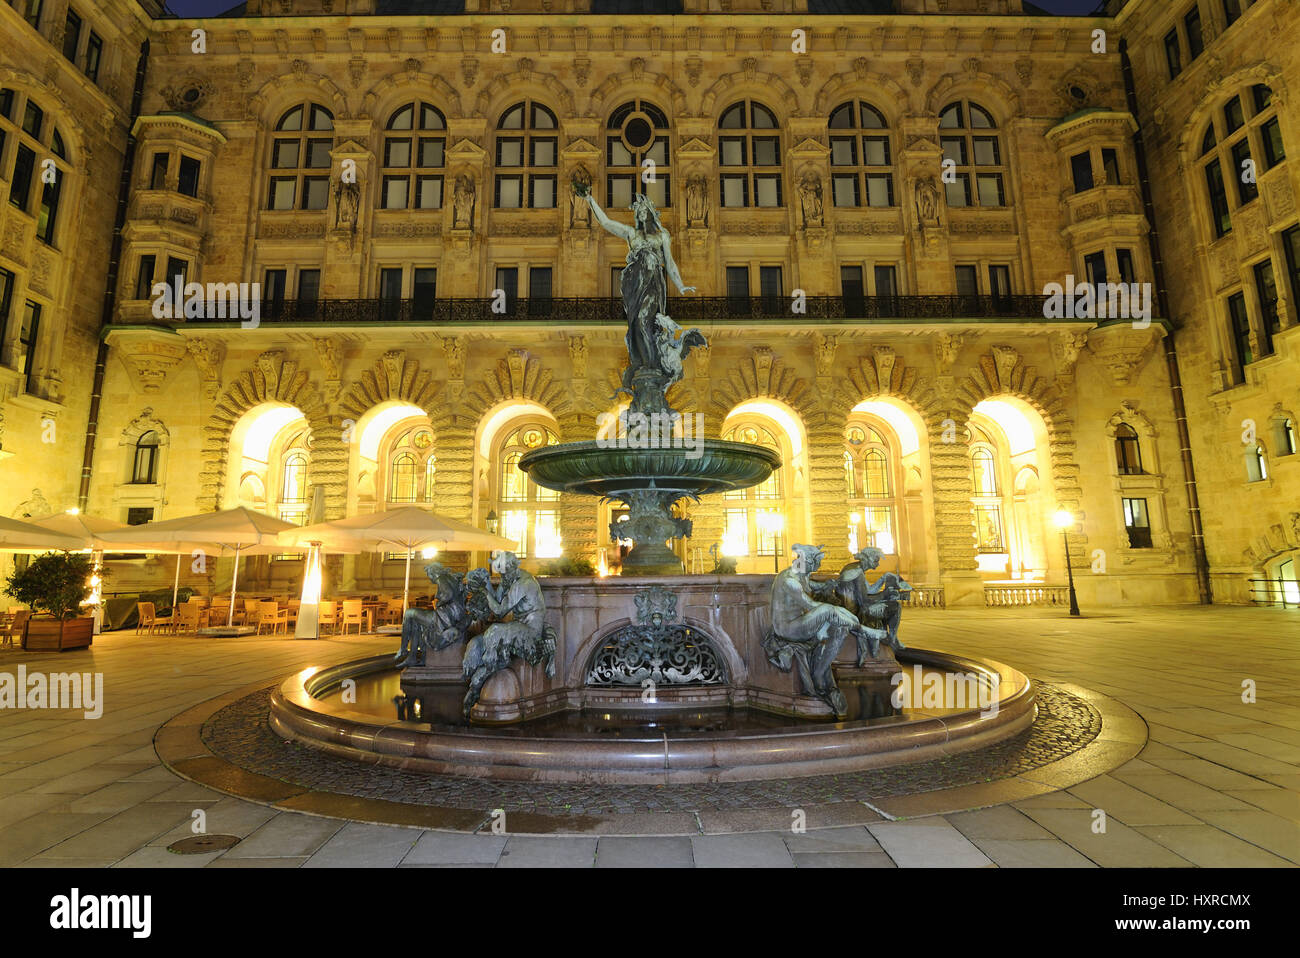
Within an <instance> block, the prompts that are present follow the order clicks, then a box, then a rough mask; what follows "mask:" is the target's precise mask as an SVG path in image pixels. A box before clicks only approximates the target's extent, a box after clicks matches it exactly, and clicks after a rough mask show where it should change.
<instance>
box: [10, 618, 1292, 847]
mask: <svg viewBox="0 0 1300 958" xmlns="http://www.w3.org/2000/svg"><path fill="white" fill-rule="evenodd" d="M906 638H907V640H908V641H909V642H910V643H912V644H915V645H918V646H922V647H929V648H940V649H944V650H950V651H953V652H957V653H968V654H976V655H982V656H987V657H991V658H994V659H998V660H1001V661H1004V662H1007V663H1009V664H1011V665H1013V666H1015V667H1017V668H1019V669H1020V670H1022V671H1024V672H1026V673H1027V674H1030V675H1033V676H1035V677H1036V678H1038V679H1040V680H1042V681H1044V682H1047V683H1062V684H1066V685H1071V684H1073V685H1077V686H1082V687H1085V688H1087V689H1092V690H1095V691H1097V692H1101V693H1104V694H1105V695H1109V696H1111V697H1113V698H1115V699H1117V700H1118V701H1119V702H1121V703H1123V704H1124V705H1126V706H1128V707H1130V708H1132V709H1134V710H1136V711H1137V712H1138V713H1139V714H1140V715H1141V716H1142V718H1143V719H1144V720H1145V721H1146V723H1147V725H1148V729H1149V741H1148V743H1147V745H1146V746H1145V748H1144V749H1143V750H1142V752H1141V753H1140V754H1139V756H1138V757H1137V758H1136V759H1133V760H1131V761H1129V762H1127V763H1125V764H1124V765H1122V766H1121V767H1119V768H1116V769H1114V770H1113V771H1111V772H1109V773H1107V774H1103V775H1100V776H1098V777H1095V778H1092V779H1090V780H1088V781H1084V782H1082V783H1079V784H1076V785H1073V786H1071V787H1069V788H1067V789H1066V790H1064V791H1059V792H1053V793H1051V794H1048V795H1042V796H1038V797H1035V798H1032V799H1028V800H1021V801H1011V802H1010V803H1008V804H1002V805H996V806H993V807H988V808H981V809H978V810H974V811H968V812H962V813H957V814H946V815H932V816H922V817H909V818H899V819H894V820H890V819H888V818H886V817H885V816H884V815H882V816H881V817H880V820H879V821H876V822H872V823H870V824H867V825H865V826H853V827H839V828H810V829H809V830H808V832H807V833H805V834H793V833H792V832H791V830H790V828H789V821H790V817H789V815H788V814H786V813H784V812H783V813H780V817H775V816H774V815H773V814H771V813H770V812H766V813H762V814H758V813H756V814H755V815H753V816H751V817H750V818H749V819H748V820H745V819H743V818H741V819H736V820H733V827H734V829H735V830H734V831H733V832H732V833H731V834H723V833H717V832H719V831H720V830H718V829H706V828H702V829H701V830H700V832H701V833H700V834H696V835H689V836H680V837H671V838H637V837H605V836H602V837H599V838H593V837H577V838H575V837H524V836H509V835H501V836H494V835H491V834H486V833H485V834H464V833H451V832H439V831H432V830H421V829H413V828H403V827H398V826H387V825H373V824H364V823H357V822H348V821H346V820H342V819H335V818H324V817H319V816H313V815H307V814H302V813H297V812H288V811H279V810H276V809H272V808H268V807H266V806H263V805H259V804H255V803H253V802H248V801H243V800H239V799H234V798H230V797H228V796H225V795H222V794H219V793H217V792H214V791H211V790H209V789H207V788H204V787H202V786H199V785H196V784H194V783H191V782H187V781H184V780H182V779H180V778H178V777H177V776H176V775H174V774H173V773H172V772H170V771H169V770H168V769H166V768H165V767H164V766H163V765H162V764H161V763H160V761H159V758H158V755H157V753H156V752H155V750H154V747H153V739H154V734H155V732H156V730H157V729H158V728H159V727H160V726H161V725H163V724H164V723H165V722H166V721H167V720H168V719H170V718H171V717H173V716H174V715H176V714H177V713H179V712H181V711H183V710H185V709H187V708H189V707H192V706H194V705H196V704H198V703H201V702H203V701H205V700H207V699H210V698H213V697H214V696H217V695H220V694H222V693H225V692H229V691H232V690H234V689H238V688H241V687H244V686H248V685H250V684H253V683H258V682H262V683H265V684H270V683H271V682H272V681H274V680H275V679H277V678H278V677H281V676H283V675H286V674H288V673H289V672H291V671H293V670H295V669H299V668H302V667H305V666H308V665H327V664H331V663H335V662H339V661H344V660H347V659H351V658H358V657H361V656H364V655H371V654H375V653H377V652H380V651H383V650H384V648H386V647H387V646H388V645H390V644H391V639H388V638H384V639H380V638H370V637H366V638H355V637H352V638H348V639H330V640H326V641H322V642H297V641H294V640H288V639H283V638H281V639H266V638H263V639H238V640H229V639H193V638H181V639H174V638H170V637H165V638H164V637H147V636H135V635H133V634H130V633H125V634H109V635H105V636H101V637H100V638H98V639H97V640H96V643H95V646H94V648H93V649H92V650H90V651H89V652H78V653H66V654H63V655H60V656H54V655H48V654H47V655H37V654H33V653H24V652H21V651H11V650H3V651H0V670H4V671H9V672H14V671H16V669H17V666H18V665H19V664H25V665H27V667H28V669H31V670H37V669H39V670H41V671H46V672H54V671H74V670H75V671H95V670H101V671H103V673H104V684H105V706H104V714H103V717H101V718H99V719H97V720H93V721H91V720H86V719H84V718H83V717H82V715H81V713H80V712H67V711H8V710H6V711H0V864H4V865H24V866H84V867H99V866H122V867H130V866H177V867H204V866H208V867H255V866H275V867H298V866H312V867H320V866H332V865H352V866H375V867H391V866H421V865H429V866H437V865H459V866H479V867H491V866H494V865H495V866H501V867H527V866H551V865H564V866H575V867H589V866H592V865H595V866H597V867H626V866H656V867H691V866H700V867H708V866H771V867H792V866H794V867H894V866H903V867H907V866H929V865H936V866H938V865H942V866H971V867H974V866H980V867H986V866H990V865H997V866H1002V867H1017V866H1077V867H1093V866H1102V867H1115V866H1119V867H1123V866H1137V867H1170V866H1172V867H1187V866H1228V867H1243V866H1244V867H1255V866H1279V867H1286V866H1293V865H1295V864H1300V692H1297V690H1296V689H1297V683H1298V682H1300V617H1298V616H1297V615H1296V614H1295V613H1294V612H1292V613H1286V612H1282V611H1278V610H1266V609H1245V608H1212V609H1199V608H1185V609H1158V610H1151V611H1134V610H1122V611H1119V610H1116V611H1108V612H1102V613H1098V614H1094V615H1091V616H1088V617H1086V618H1084V619H1082V620H1074V621H1071V620H1070V619H1069V618H1068V617H1067V616H1064V615H1063V614H1061V613H1059V612H1055V611H1038V610H1029V609H1026V610H992V609H990V610H969V611H944V612H917V613H915V614H914V615H913V616H912V617H911V619H910V621H909V622H908V624H907V635H906ZM1247 680H1249V681H1251V682H1253V683H1254V685H1255V687H1256V690H1257V698H1258V700H1257V702H1256V703H1254V704H1247V703H1244V702H1243V701H1242V687H1243V682H1245V681H1247ZM1103 734H1104V733H1103ZM197 809H202V810H203V812H204V813H205V815H206V820H207V831H208V832H209V833H211V834H223V835H234V836H238V837H239V838H241V839H242V840H241V841H240V842H239V843H238V844H236V845H235V846H234V847H233V848H230V849H228V850H225V851H213V852H209V853H205V854H199V855H185V856H182V855H177V854H173V853H171V852H169V851H168V850H167V846H168V845H170V844H171V843H173V842H175V841H177V840H178V839H182V838H186V837H189V836H190V835H191V830H190V822H191V819H192V815H193V813H194V812H195V810H197ZM1097 809H1100V810H1102V811H1104V812H1105V816H1106V829H1105V832H1104V833H1101V834H1098V833H1095V832H1094V831H1093V822H1094V821H1095V818H1096V816H1095V810H1097ZM764 829H766V830H764ZM705 832H711V833H707V834H706V833H705Z"/></svg>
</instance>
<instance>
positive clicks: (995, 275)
mask: <svg viewBox="0 0 1300 958" xmlns="http://www.w3.org/2000/svg"><path fill="white" fill-rule="evenodd" d="M989 294H990V295H991V296H992V297H993V303H994V305H995V306H996V307H997V308H998V309H1002V310H1005V309H1007V308H1008V307H1009V306H1010V304H1011V267H1010V266H990V267H989Z"/></svg>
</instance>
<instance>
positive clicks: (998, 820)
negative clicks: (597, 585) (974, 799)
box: [944, 805, 1051, 840]
mask: <svg viewBox="0 0 1300 958" xmlns="http://www.w3.org/2000/svg"><path fill="white" fill-rule="evenodd" d="M944 819H945V820H946V821H947V822H948V824H950V825H952V826H953V827H954V828H956V829H957V831H959V832H961V833H962V834H963V835H965V836H966V837H967V838H970V839H976V838H999V839H1009V840H1019V839H1034V838H1050V837H1051V836H1050V835H1049V833H1048V832H1047V831H1046V830H1045V829H1043V828H1042V827H1041V826H1040V825H1038V824H1036V823H1035V822H1034V820H1033V819H1032V818H1030V817H1028V816H1027V815H1025V814H1024V813H1022V812H1019V811H1017V810H1016V809H1014V808H1012V807H1011V806H1009V805H1000V806H997V807H995V808H981V809H979V810H977V811H973V812H960V813H958V814H955V815H945V816H944Z"/></svg>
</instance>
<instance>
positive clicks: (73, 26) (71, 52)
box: [63, 7, 81, 63]
mask: <svg viewBox="0 0 1300 958" xmlns="http://www.w3.org/2000/svg"><path fill="white" fill-rule="evenodd" d="M80 46H81V17H79V16H77V14H76V13H75V12H74V11H73V10H72V8H71V7H69V8H68V25H67V29H66V30H65V31H64V33H63V55H64V56H65V57H67V58H68V59H69V60H71V61H72V62H73V63H76V62H77V48H78V47H80Z"/></svg>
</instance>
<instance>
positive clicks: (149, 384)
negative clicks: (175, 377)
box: [108, 328, 187, 395]
mask: <svg viewBox="0 0 1300 958" xmlns="http://www.w3.org/2000/svg"><path fill="white" fill-rule="evenodd" d="M108 342H109V345H110V346H112V347H113V349H114V351H115V352H116V353H117V355H118V356H119V357H120V358H121V360H122V365H123V366H124V367H125V368H126V371H127V374H128V376H130V379H131V385H133V386H134V387H135V389H136V391H137V392H140V393H144V394H145V395H149V394H153V393H158V392H161V391H162V389H163V387H164V386H165V385H166V384H167V379H168V377H169V376H170V375H171V373H172V371H173V370H175V369H176V367H177V366H179V365H180V364H181V362H182V361H183V360H184V359H185V355H186V351H187V350H186V343H185V339H184V338H183V337H181V336H180V335H179V334H177V333H173V332H170V331H167V330H160V329H139V330H135V329H120V328H119V329H115V330H113V332H112V333H110V334H109V339H108Z"/></svg>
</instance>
